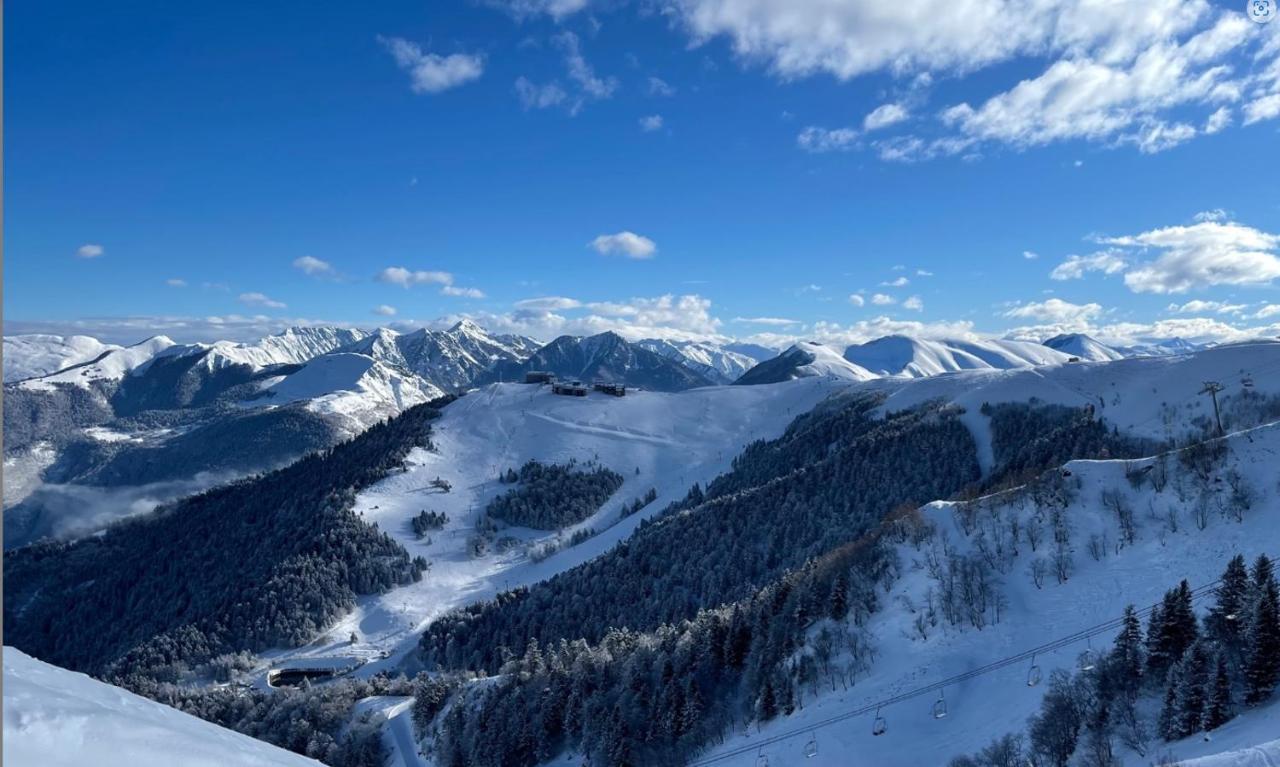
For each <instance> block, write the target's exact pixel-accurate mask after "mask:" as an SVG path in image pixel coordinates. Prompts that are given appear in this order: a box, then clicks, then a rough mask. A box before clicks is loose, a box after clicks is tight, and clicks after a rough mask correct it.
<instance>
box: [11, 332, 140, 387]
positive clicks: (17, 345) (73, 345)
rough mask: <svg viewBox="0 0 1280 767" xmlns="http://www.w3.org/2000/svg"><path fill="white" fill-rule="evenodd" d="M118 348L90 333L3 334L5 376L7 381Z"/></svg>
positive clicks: (46, 372)
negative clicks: (67, 334)
mask: <svg viewBox="0 0 1280 767" xmlns="http://www.w3.org/2000/svg"><path fill="white" fill-rule="evenodd" d="M119 348H120V347H119V346H116V345H115V344H104V343H102V342H101V341H99V340H98V339H96V338H93V337H91V336H53V335H44V334H31V335H20V336H5V338H4V380H5V383H8V382H10V381H21V380H22V379H24V378H37V377H39V376H43V375H48V374H50V373H53V372H55V371H58V370H62V369H63V368H66V367H70V366H71V365H79V364H81V363H84V362H88V361H90V360H92V359H94V358H96V357H99V356H101V355H102V354H103V353H105V352H108V351H112V350H115V349H119Z"/></svg>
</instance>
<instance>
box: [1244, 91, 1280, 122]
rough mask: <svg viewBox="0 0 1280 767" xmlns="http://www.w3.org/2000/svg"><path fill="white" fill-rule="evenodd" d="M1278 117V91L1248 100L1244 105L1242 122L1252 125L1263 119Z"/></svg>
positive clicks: (1279, 106) (1279, 113)
mask: <svg viewBox="0 0 1280 767" xmlns="http://www.w3.org/2000/svg"><path fill="white" fill-rule="evenodd" d="M1276 117H1280V93H1271V94H1268V95H1266V96H1261V97H1259V98H1256V99H1254V100H1253V101H1250V102H1249V103H1248V104H1245V106H1244V124H1245V125H1253V124H1254V123H1256V122H1262V121H1263V120H1273V119H1275V118H1276Z"/></svg>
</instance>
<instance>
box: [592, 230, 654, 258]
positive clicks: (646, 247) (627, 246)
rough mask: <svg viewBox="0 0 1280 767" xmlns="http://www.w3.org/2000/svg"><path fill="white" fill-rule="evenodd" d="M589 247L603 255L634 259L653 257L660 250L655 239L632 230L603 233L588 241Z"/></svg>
mask: <svg viewBox="0 0 1280 767" xmlns="http://www.w3.org/2000/svg"><path fill="white" fill-rule="evenodd" d="M587 247H589V248H593V249H594V250H595V251H596V252H597V253H599V254H600V255H602V256H613V255H620V256H626V257H627V258H634V259H647V258H653V255H654V254H655V253H657V252H658V246H657V244H656V243H655V242H654V241H653V240H651V239H649V238H648V237H644V236H642V235H639V234H636V233H635V232H630V231H622V232H618V233H617V234H602V235H600V236H599V237H596V238H595V239H594V240H592V241H591V242H589V243H587Z"/></svg>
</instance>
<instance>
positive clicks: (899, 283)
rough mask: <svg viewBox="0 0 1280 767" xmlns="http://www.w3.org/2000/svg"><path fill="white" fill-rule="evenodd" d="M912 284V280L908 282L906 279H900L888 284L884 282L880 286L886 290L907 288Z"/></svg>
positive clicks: (890, 281)
mask: <svg viewBox="0 0 1280 767" xmlns="http://www.w3.org/2000/svg"><path fill="white" fill-rule="evenodd" d="M910 282H911V280H908V279H907V278H906V277H898V278H897V279H893V280H889V281H887V282H882V283H880V284H881V285H882V286H883V287H886V288H901V287H906V285H907V284H909V283H910Z"/></svg>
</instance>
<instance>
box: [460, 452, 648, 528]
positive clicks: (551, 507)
mask: <svg viewBox="0 0 1280 767" xmlns="http://www.w3.org/2000/svg"><path fill="white" fill-rule="evenodd" d="M503 480H504V481H505V482H518V483H519V487H516V488H513V489H511V490H508V491H507V492H506V493H504V494H503V495H500V496H498V497H497V498H494V499H493V500H492V501H491V502H490V503H489V506H488V508H487V509H485V513H486V514H488V515H489V516H491V517H493V518H494V519H501V520H502V521H504V522H506V523H508V524H512V525H520V526H521V527H531V528H533V529H535V530H555V529H557V528H560V527H565V526H567V525H572V524H574V523H576V522H581V521H582V520H584V519H586V518H587V517H589V516H591V515H592V514H595V513H596V512H597V511H599V510H600V507H601V506H603V505H604V502H605V501H607V500H609V496H611V495H613V494H614V493H615V492H617V490H618V488H620V487H622V482H623V477H622V475H621V474H619V473H618V472H616V471H613V470H612V469H609V468H606V467H604V466H598V465H594V464H587V468H586V469H579V468H577V463H576V462H575V461H572V460H571V461H569V463H567V464H544V463H539V462H538V461H536V460H531V461H529V462H528V463H526V464H525V465H524V466H521V467H520V473H519V474H517V473H516V472H515V471H514V470H512V469H508V470H507V473H506V475H505V476H504V478H503Z"/></svg>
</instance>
